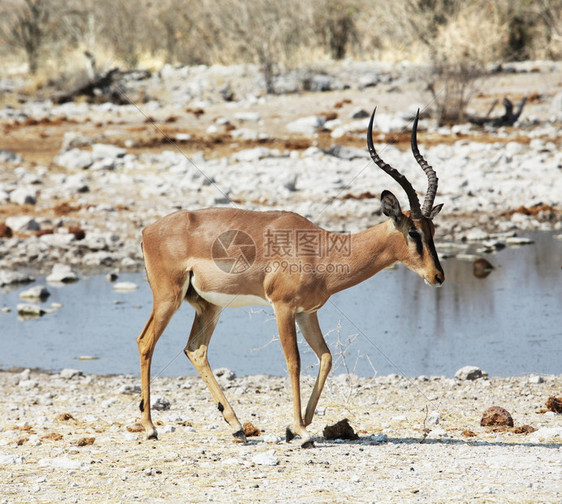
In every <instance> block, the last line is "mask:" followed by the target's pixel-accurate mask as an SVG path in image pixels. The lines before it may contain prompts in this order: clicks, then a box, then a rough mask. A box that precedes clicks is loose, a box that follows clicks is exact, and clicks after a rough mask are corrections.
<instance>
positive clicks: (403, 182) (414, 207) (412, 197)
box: [367, 107, 423, 219]
mask: <svg viewBox="0 0 562 504" xmlns="http://www.w3.org/2000/svg"><path fill="white" fill-rule="evenodd" d="M376 111H377V108H376V107H375V110H373V114H372V115H371V120H370V121H369V127H368V128H367V147H368V148H369V154H370V155H371V159H372V160H373V161H374V162H375V164H376V165H377V166H378V167H379V168H380V169H381V170H383V171H384V172H386V173H387V174H388V175H390V176H391V177H392V178H393V179H394V180H396V182H398V183H399V184H400V186H401V187H402V189H404V191H405V192H406V194H407V195H408V200H409V201H410V213H411V216H412V218H413V219H419V218H420V217H421V216H422V212H421V210H420V202H419V200H418V196H417V194H416V191H414V188H413V187H412V184H410V182H409V181H408V179H407V178H406V177H405V176H404V175H402V174H401V173H400V172H399V171H398V170H396V169H395V168H392V166H390V165H389V164H387V163H385V162H384V161H383V160H382V159H381V158H380V156H379V155H378V154H377V151H376V150H375V146H374V145H373V121H374V119H375V112H376ZM422 159H423V158H422Z"/></svg>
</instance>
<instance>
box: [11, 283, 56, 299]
mask: <svg viewBox="0 0 562 504" xmlns="http://www.w3.org/2000/svg"><path fill="white" fill-rule="evenodd" d="M50 295H51V293H50V292H49V291H48V290H47V288H46V287H45V286H44V285H35V286H33V287H31V288H30V289H27V290H24V291H22V292H20V294H19V296H20V298H22V299H45V298H48V297H49V296H50Z"/></svg>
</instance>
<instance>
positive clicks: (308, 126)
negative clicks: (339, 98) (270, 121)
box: [287, 116, 326, 135]
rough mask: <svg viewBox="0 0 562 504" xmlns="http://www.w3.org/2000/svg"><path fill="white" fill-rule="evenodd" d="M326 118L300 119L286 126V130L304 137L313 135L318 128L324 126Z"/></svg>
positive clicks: (308, 117) (311, 117)
mask: <svg viewBox="0 0 562 504" xmlns="http://www.w3.org/2000/svg"><path fill="white" fill-rule="evenodd" d="M325 122H326V118H324V117H322V116H307V117H301V118H299V119H297V120H296V121H293V122H290V123H289V124H287V129H288V130H289V131H291V132H293V133H304V134H305V135H313V134H314V133H315V132H316V130H317V129H318V128H321V127H322V126H324V123H325Z"/></svg>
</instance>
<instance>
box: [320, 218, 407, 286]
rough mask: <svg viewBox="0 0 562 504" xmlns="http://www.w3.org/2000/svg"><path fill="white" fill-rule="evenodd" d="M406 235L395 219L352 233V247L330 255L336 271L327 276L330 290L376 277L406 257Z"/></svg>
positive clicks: (327, 284)
mask: <svg viewBox="0 0 562 504" xmlns="http://www.w3.org/2000/svg"><path fill="white" fill-rule="evenodd" d="M403 246H404V239H403V236H402V234H401V233H400V232H399V231H396V229H395V227H394V224H393V223H392V221H391V220H389V221H386V222H383V223H381V224H378V225H376V226H374V227H372V228H369V229H366V230H365V231H361V232H359V233H356V234H352V235H350V246H349V251H347V250H346V251H344V252H342V251H338V252H337V253H334V254H333V255H332V256H331V257H330V261H331V262H332V263H333V264H335V265H342V266H338V267H337V268H335V273H333V274H330V275H328V276H327V278H326V286H327V289H328V291H329V292H330V293H332V294H333V293H335V292H339V291H341V290H344V289H347V288H349V287H352V286H354V285H356V284H358V283H360V282H362V281H364V280H366V279H367V278H370V277H372V276H373V275H374V274H376V273H378V272H379V271H381V270H382V269H384V268H388V267H389V266H392V265H393V264H394V263H395V262H397V261H399V260H400V259H401V258H402V249H403Z"/></svg>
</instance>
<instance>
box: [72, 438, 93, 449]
mask: <svg viewBox="0 0 562 504" xmlns="http://www.w3.org/2000/svg"><path fill="white" fill-rule="evenodd" d="M95 441H96V438H95V437H83V438H80V439H79V440H78V441H76V442H75V443H72V444H73V445H74V446H80V447H82V446H91V445H93V444H94V442H95Z"/></svg>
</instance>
